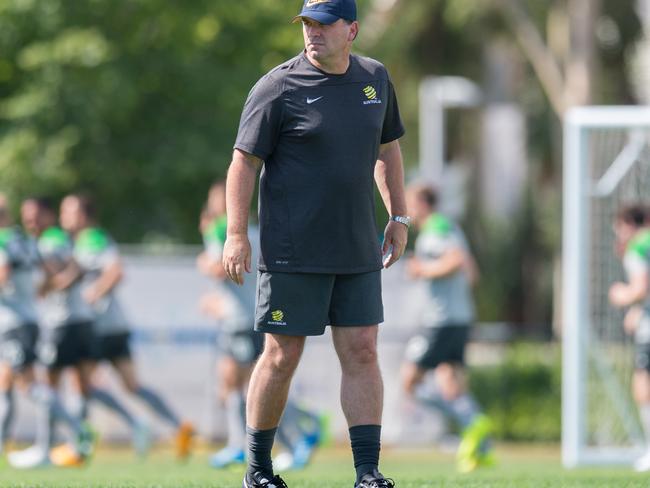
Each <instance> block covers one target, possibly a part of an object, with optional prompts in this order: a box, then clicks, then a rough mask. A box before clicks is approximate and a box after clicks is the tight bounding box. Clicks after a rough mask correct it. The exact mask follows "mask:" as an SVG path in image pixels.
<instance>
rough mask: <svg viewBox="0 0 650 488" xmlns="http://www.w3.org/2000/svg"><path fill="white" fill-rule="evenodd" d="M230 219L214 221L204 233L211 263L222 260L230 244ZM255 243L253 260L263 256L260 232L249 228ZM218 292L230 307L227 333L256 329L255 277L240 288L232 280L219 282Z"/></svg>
mask: <svg viewBox="0 0 650 488" xmlns="http://www.w3.org/2000/svg"><path fill="white" fill-rule="evenodd" d="M226 224H227V219H226V216H225V215H224V216H222V217H219V218H216V219H215V220H213V221H212V222H211V223H210V224H209V225H208V226H207V227H206V229H205V231H204V232H203V244H204V247H205V252H206V253H207V254H208V256H209V257H210V259H211V260H213V261H221V258H222V256H223V245H224V243H225V242H226ZM248 235H249V239H250V242H251V248H252V258H253V259H255V258H256V257H257V256H258V255H259V251H258V248H259V244H258V242H259V239H258V231H257V229H255V228H254V227H249V228H248ZM216 287H217V292H218V293H219V295H220V297H221V298H222V299H224V303H225V304H226V309H227V310H226V312H225V318H224V319H223V320H222V327H223V328H224V330H225V331H226V332H238V331H243V330H252V329H253V320H254V314H255V278H254V277H252V276H250V277H247V278H246V279H245V280H244V284H243V285H241V286H240V285H237V284H235V283H233V282H232V281H231V280H218V281H217V282H216Z"/></svg>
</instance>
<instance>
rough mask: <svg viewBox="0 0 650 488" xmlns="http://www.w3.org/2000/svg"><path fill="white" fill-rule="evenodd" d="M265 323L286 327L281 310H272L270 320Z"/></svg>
mask: <svg viewBox="0 0 650 488" xmlns="http://www.w3.org/2000/svg"><path fill="white" fill-rule="evenodd" d="M267 323H268V324H269V325H287V323H286V322H285V321H284V312H283V311H282V310H273V312H271V320H269V321H268V322H267Z"/></svg>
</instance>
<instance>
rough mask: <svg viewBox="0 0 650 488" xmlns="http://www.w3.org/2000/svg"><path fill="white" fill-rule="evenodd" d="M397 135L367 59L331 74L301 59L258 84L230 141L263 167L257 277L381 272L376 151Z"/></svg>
mask: <svg viewBox="0 0 650 488" xmlns="http://www.w3.org/2000/svg"><path fill="white" fill-rule="evenodd" d="M403 134H404V127H403V125H402V122H401V119H400V115H399V109H398V106H397V99H396V97H395V92H394V89H393V85H392V83H391V82H390V79H389V77H388V73H387V71H386V68H385V67H384V66H383V65H382V64H381V63H379V62H377V61H375V60H373V59H370V58H364V57H360V56H355V55H352V56H350V66H349V68H348V70H347V72H346V73H345V74H342V75H333V74H328V73H325V72H323V71H321V70H319V69H318V68H316V67H315V66H313V65H312V64H311V63H310V62H309V60H308V59H307V57H306V56H305V54H304V53H302V54H300V55H298V56H296V57H295V58H293V59H291V60H289V61H287V62H286V63H284V64H282V65H280V66H278V67H277V68H275V69H273V70H272V71H270V72H269V73H268V74H267V75H265V76H264V77H263V78H261V79H260V80H259V81H258V82H257V84H256V85H255V86H254V87H253V89H252V90H251V92H250V94H249V95H248V99H247V100H246V104H245V105H244V110H243V113H242V116H241V121H240V125H239V132H238V134H237V140H236V142H235V148H236V149H240V150H242V151H244V152H247V153H249V154H253V155H254V156H257V157H258V158H260V159H262V160H263V161H264V166H263V168H262V174H261V177H260V198H259V217H260V240H261V251H262V252H261V255H260V261H259V269H260V270H262V271H279V272H302V273H334V274H343V273H363V272H368V271H375V270H379V269H381V267H382V263H381V249H380V242H379V237H378V235H379V234H378V231H377V228H376V225H375V205H374V168H375V163H376V162H377V156H378V154H379V145H380V144H386V143H388V142H391V141H394V140H396V139H398V138H400V137H401V136H402V135H403Z"/></svg>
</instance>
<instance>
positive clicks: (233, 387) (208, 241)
mask: <svg viewBox="0 0 650 488" xmlns="http://www.w3.org/2000/svg"><path fill="white" fill-rule="evenodd" d="M225 189H226V186H225V182H217V183H215V184H214V185H212V187H211V188H210V191H209V194H208V202H207V205H206V208H205V210H204V211H203V213H202V214H201V224H200V230H201V233H202V235H203V241H204V244H205V251H204V252H203V253H202V254H201V255H200V256H199V257H198V259H197V266H198V268H199V270H200V271H201V272H202V273H204V274H205V275H207V276H210V277H211V278H213V279H214V280H215V282H216V284H217V289H216V290H215V292H214V293H210V294H208V295H206V296H204V297H203V299H202V308H203V310H204V311H205V312H206V313H208V314H209V315H211V316H212V317H214V318H217V319H218V320H219V323H220V334H219V339H218V342H219V349H220V353H221V356H220V357H219V360H218V363H217V369H218V373H219V379H220V382H221V388H220V399H221V401H222V402H223V404H224V405H225V406H226V417H227V422H228V443H227V445H226V447H225V448H224V449H222V450H221V451H219V452H217V453H215V454H214V455H213V456H212V458H211V459H210V464H211V465H212V466H213V467H215V468H223V467H226V466H228V465H230V464H242V463H244V461H245V454H244V447H245V437H246V416H245V395H246V389H247V387H248V381H249V379H250V374H251V372H252V369H253V365H254V363H255V361H256V360H257V357H258V356H259V355H260V353H261V352H262V348H263V344H264V336H263V334H260V333H258V332H255V331H254V330H253V323H254V317H253V311H254V310H255V281H254V280H249V281H247V282H246V283H244V285H243V286H237V285H235V284H234V283H233V282H232V281H230V280H227V277H226V273H225V271H224V269H223V265H222V262H221V260H222V252H223V244H224V242H225V240H226V224H227V220H226V194H225ZM249 235H251V242H252V246H253V249H254V250H255V252H254V258H253V259H256V256H257V254H258V251H257V247H258V245H257V242H258V237H257V231H256V230H255V229H253V228H250V229H249ZM278 437H279V440H280V442H281V443H282V444H283V445H284V446H285V447H286V448H287V450H288V451H287V452H286V453H284V454H283V455H282V456H281V457H280V458H279V461H280V464H279V465H278V466H276V468H277V469H278V470H283V469H284V470H287V469H299V468H302V467H304V466H305V465H306V464H307V462H308V461H309V458H310V456H311V453H312V451H313V449H314V448H315V446H316V445H317V444H318V442H319V441H320V440H321V428H320V419H319V417H318V416H317V415H316V414H313V413H311V412H309V411H308V410H306V409H303V408H300V407H298V406H297V405H295V404H294V403H293V402H291V401H290V402H289V406H288V407H287V409H286V410H285V414H284V416H283V420H282V422H281V425H280V428H279V433H278Z"/></svg>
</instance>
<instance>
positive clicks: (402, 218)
mask: <svg viewBox="0 0 650 488" xmlns="http://www.w3.org/2000/svg"><path fill="white" fill-rule="evenodd" d="M390 220H392V221H393V222H399V223H400V224H404V225H405V226H406V228H407V229H408V228H409V227H411V217H408V216H406V215H391V216H390Z"/></svg>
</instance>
